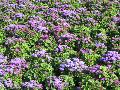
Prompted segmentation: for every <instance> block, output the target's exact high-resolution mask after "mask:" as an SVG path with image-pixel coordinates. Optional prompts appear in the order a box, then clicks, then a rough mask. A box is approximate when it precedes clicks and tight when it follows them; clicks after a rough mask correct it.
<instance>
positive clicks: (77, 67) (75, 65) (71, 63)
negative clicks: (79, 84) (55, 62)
mask: <svg viewBox="0 0 120 90" xmlns="http://www.w3.org/2000/svg"><path fill="white" fill-rule="evenodd" d="M87 68H88V66H86V65H85V63H84V62H83V61H81V60H80V59H79V58H72V59H67V60H66V62H65V63H62V64H60V68H59V69H60V70H61V71H65V70H66V69H67V70H69V71H71V72H74V71H75V72H76V71H77V72H82V71H83V70H86V69H87Z"/></svg>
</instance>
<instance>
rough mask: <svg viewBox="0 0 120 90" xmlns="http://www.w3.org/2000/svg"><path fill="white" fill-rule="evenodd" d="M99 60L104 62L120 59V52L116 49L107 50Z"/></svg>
mask: <svg viewBox="0 0 120 90" xmlns="http://www.w3.org/2000/svg"><path fill="white" fill-rule="evenodd" d="M100 60H101V61H103V62H106V63H110V62H116V61H120V54H119V53H118V52H116V51H108V52H107V53H106V54H104V55H103V57H102V58H101V59H100Z"/></svg>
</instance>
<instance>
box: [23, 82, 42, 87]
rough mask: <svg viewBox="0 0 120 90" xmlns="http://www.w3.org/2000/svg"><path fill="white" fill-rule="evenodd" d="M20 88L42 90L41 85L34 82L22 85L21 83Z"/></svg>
mask: <svg viewBox="0 0 120 90" xmlns="http://www.w3.org/2000/svg"><path fill="white" fill-rule="evenodd" d="M22 86H23V87H27V88H32V89H35V88H37V89H42V88H43V86H42V84H39V83H37V82H36V81H35V80H31V81H29V82H24V83H22Z"/></svg>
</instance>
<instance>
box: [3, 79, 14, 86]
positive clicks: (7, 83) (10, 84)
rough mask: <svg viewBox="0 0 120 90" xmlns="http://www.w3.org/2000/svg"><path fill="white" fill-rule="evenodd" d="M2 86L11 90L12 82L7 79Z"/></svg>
mask: <svg viewBox="0 0 120 90" xmlns="http://www.w3.org/2000/svg"><path fill="white" fill-rule="evenodd" d="M4 85H5V86H6V87H9V88H12V87H13V82H12V80H11V79H10V78H9V79H7V80H5V81H4Z"/></svg>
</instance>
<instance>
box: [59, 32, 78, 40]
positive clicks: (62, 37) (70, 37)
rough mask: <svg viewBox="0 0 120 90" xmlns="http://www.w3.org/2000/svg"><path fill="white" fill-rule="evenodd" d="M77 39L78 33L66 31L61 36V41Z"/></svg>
mask: <svg viewBox="0 0 120 90" xmlns="http://www.w3.org/2000/svg"><path fill="white" fill-rule="evenodd" d="M76 39H77V37H76V35H74V34H70V33H66V34H64V35H62V36H61V37H60V39H59V41H65V42H71V41H73V40H76Z"/></svg>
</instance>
